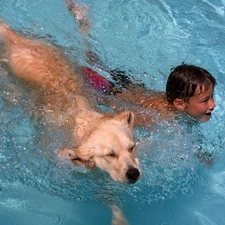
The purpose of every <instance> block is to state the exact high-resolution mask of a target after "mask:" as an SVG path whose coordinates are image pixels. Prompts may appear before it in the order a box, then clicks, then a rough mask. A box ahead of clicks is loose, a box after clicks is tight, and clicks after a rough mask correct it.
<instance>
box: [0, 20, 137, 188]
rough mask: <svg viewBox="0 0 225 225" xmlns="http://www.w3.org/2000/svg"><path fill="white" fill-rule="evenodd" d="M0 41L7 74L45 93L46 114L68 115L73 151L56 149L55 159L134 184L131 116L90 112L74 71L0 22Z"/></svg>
mask: <svg viewBox="0 0 225 225" xmlns="http://www.w3.org/2000/svg"><path fill="white" fill-rule="evenodd" d="M0 40H1V42H2V43H3V47H2V50H3V53H4V57H5V58H6V61H7V63H8V66H9V68H10V70H11V71H12V73H13V74H14V75H16V76H17V77H19V78H20V79H24V80H26V81H28V82H31V83H33V84H34V85H35V86H36V87H37V88H39V91H43V92H45V93H48V95H49V100H48V104H49V105H50V106H51V109H52V110H54V111H55V112H56V111H60V112H62V111H63V112H65V114H67V115H69V122H68V123H69V124H70V125H72V126H73V136H74V139H75V144H76V145H75V146H74V147H72V148H66V147H64V148H61V149H60V150H59V151H58V152H57V155H58V157H59V158H61V159H67V160H71V161H73V162H74V163H76V164H78V165H81V164H82V165H84V166H86V167H87V168H90V169H92V168H93V167H95V166H96V167H98V168H100V169H102V170H104V171H106V172H108V173H109V175H110V176H111V178H112V179H113V180H115V181H118V182H124V183H128V184H129V183H135V182H136V181H137V180H138V179H139V178H140V176H141V170H140V167H139V162H138V159H137V158H136V156H135V155H136V148H135V142H134V137H133V125H134V117H135V115H134V114H133V112H131V111H122V112H119V113H117V114H104V113H101V112H98V110H96V109H94V108H93V107H92V106H91V99H89V98H87V97H85V94H84V92H83V91H85V88H87V87H85V85H84V84H83V81H82V78H81V76H80V75H79V70H78V69H77V68H74V66H73V65H72V62H71V61H70V60H69V59H68V58H67V57H66V56H65V55H64V54H63V53H62V52H61V51H60V50H59V49H58V48H57V47H55V46H53V45H51V44H48V43H44V42H41V41H39V40H33V39H31V38H26V37H23V36H22V35H20V34H18V33H17V32H15V31H14V30H13V29H12V28H10V26H8V25H7V24H6V23H4V22H3V21H2V20H1V21H0ZM56 115H58V114H57V112H56Z"/></svg>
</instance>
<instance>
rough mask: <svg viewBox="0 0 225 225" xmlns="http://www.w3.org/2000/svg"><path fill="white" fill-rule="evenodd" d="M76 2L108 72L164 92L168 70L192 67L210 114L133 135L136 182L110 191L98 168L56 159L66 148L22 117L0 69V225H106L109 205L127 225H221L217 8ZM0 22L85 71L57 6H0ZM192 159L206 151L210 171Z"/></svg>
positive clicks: (14, 85) (18, 2)
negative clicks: (199, 74) (204, 86)
mask: <svg viewBox="0 0 225 225" xmlns="http://www.w3.org/2000/svg"><path fill="white" fill-rule="evenodd" d="M79 2H80V1H79ZM79 2H78V3H79ZM84 3H85V4H87V5H88V6H89V8H90V12H89V18H90V19H91V21H92V27H91V37H89V41H90V43H91V44H92V47H93V51H94V52H95V53H96V54H97V55H98V56H99V57H100V59H101V60H102V62H104V64H105V65H106V66H107V67H108V68H111V69H115V68H119V69H122V70H125V71H129V74H131V75H132V76H133V77H134V78H135V79H137V80H141V81H142V82H144V83H145V85H146V86H147V87H148V88H150V89H153V90H156V91H164V90H165V84H166V80H167V76H168V74H169V72H170V68H172V67H174V66H176V65H179V64H181V63H182V62H186V63H189V64H195V65H197V66H201V67H203V68H206V69H207V70H208V71H209V72H210V73H212V74H213V76H214V77H215V78H216V79H217V82H218V85H217V86H216V88H215V95H214V97H215V102H216V105H217V107H216V109H215V111H214V113H213V117H212V119H210V121H208V122H207V123H204V124H199V123H196V122H195V121H191V119H190V118H185V117H184V116H178V118H177V120H174V121H166V120H165V121H161V122H158V123H156V124H154V125H152V126H151V129H148V130H145V129H140V128H137V129H135V134H136V137H137V138H138V140H139V141H138V144H137V154H138V158H139V160H140V164H141V168H142V171H143V176H142V178H141V179H140V180H139V181H138V182H137V183H136V184H133V185H129V186H128V185H125V184H118V183H116V182H114V181H112V180H111V179H110V178H109V176H108V175H107V174H105V173H104V172H102V171H100V170H98V169H94V170H93V171H91V172H90V171H88V170H86V169H84V168H79V167H75V166H73V165H71V164H70V163H65V162H60V161H59V160H58V159H57V157H56V154H55V153H56V151H57V149H58V148H59V146H61V145H62V143H67V142H68V141H69V140H67V136H66V134H65V133H64V132H63V131H62V130H60V129H55V127H54V125H52V126H51V125H48V126H46V121H45V119H44V118H41V117H39V116H37V115H35V114H31V113H29V112H28V111H27V108H26V107H24V106H25V105H27V103H29V104H32V103H31V101H30V98H32V96H28V94H27V93H26V92H25V91H24V89H23V88H22V86H21V85H19V84H18V81H17V80H15V79H13V77H11V76H8V75H9V71H7V70H6V68H5V66H4V64H3V63H1V64H0V74H1V76H0V118H1V122H0V132H1V136H0V218H1V219H0V224H2V225H14V224H15V225H30V224H35V225H39V224H41V225H43V224H46V225H53V224H54V225H56V224H57V225H74V224H76V225H83V224H85V225H96V224H98V225H106V224H111V219H112V213H111V211H110V208H109V207H108V205H110V204H116V205H118V206H119V207H120V208H121V209H122V211H123V213H124V215H125V217H126V218H127V220H128V222H129V224H131V225H139V224H140V225H167V224H168V225H169V224H171V225H180V224H182V225H190V224H191V225H223V224H225V219H224V212H225V169H224V165H225V164H224V162H225V153H224V149H225V139H224V134H225V122H224V121H225V120H224V119H225V110H224V108H225V103H224V100H223V98H224V96H225V89H224V86H225V79H224V73H225V69H224V65H225V59H224V52H225V44H224V39H225V24H224V19H225V2H224V1H223V0H221V1H217V2H216V3H215V1H213V0H211V1H209V0H201V1H197V0H190V1H184V0H180V1H169V0H159V1H153V0H148V1H147V0H146V1H137V0H124V1H118V0H114V1H112V0H105V1H99V0H96V1H91V0H86V1H84ZM40 8H41V9H40ZM0 17H1V18H2V19H4V20H5V21H6V22H7V23H9V24H10V25H11V26H12V27H13V28H14V29H16V30H17V31H18V32H20V33H23V34H24V35H26V36H28V37H37V38H39V39H42V40H45V41H48V42H51V43H53V44H57V45H60V46H62V47H63V49H65V52H66V53H67V54H69V55H70V57H71V58H72V60H74V61H76V62H77V63H79V64H80V65H87V66H90V65H88V63H87V62H86V61H85V44H84V42H83V40H82V38H81V37H80V35H79V33H78V32H77V25H76V23H75V22H74V20H73V18H72V16H71V15H70V13H69V12H68V11H67V10H66V5H65V3H64V1H63V0H39V1H34V0H30V1H28V0H27V1H25V0H10V1H1V6H0ZM77 55H78V56H79V57H77ZM103 75H105V76H106V77H107V78H110V77H109V76H108V74H103ZM33 97H34V96H33ZM199 151H202V152H208V153H209V154H210V155H211V158H212V159H213V163H212V164H210V163H205V162H202V161H201V160H199V159H198V158H197V157H196V153H197V152H199Z"/></svg>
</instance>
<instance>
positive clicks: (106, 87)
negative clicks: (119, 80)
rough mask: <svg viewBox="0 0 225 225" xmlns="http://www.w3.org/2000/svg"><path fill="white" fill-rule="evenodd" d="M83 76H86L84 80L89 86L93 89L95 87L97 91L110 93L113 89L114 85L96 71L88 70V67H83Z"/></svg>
mask: <svg viewBox="0 0 225 225" xmlns="http://www.w3.org/2000/svg"><path fill="white" fill-rule="evenodd" d="M81 71H82V73H83V75H84V80H85V82H86V83H87V84H89V85H90V86H91V87H93V88H94V89H95V90H97V91H110V90H111V88H112V86H113V85H112V83H111V82H110V81H109V80H108V79H106V78H105V77H103V76H102V75H100V74H99V73H97V72H96V71H94V70H92V69H90V68H88V67H83V68H82V69H81Z"/></svg>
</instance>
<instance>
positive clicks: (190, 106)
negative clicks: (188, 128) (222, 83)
mask: <svg viewBox="0 0 225 225" xmlns="http://www.w3.org/2000/svg"><path fill="white" fill-rule="evenodd" d="M213 92H214V88H213V85H211V86H210V88H209V89H208V90H207V91H206V92H204V89H203V91H202V93H201V94H200V88H199V87H197V88H196V90H195V94H194V96H192V97H190V99H189V101H188V102H185V103H184V105H185V107H184V112H186V113H187V114H188V115H189V116H191V117H193V118H194V119H196V120H198V121H200V122H206V121H208V120H209V119H210V117H211V113H212V111H213V109H214V108H215V106H216V105H215V103H214V100H213Z"/></svg>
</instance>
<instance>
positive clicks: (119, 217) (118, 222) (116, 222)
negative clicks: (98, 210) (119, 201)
mask: <svg viewBox="0 0 225 225" xmlns="http://www.w3.org/2000/svg"><path fill="white" fill-rule="evenodd" d="M110 208H111V210H112V214H113V217H112V224H111V225H129V223H128V221H127V219H126V218H125V216H124V215H123V212H122V211H121V209H120V208H119V207H118V206H116V205H111V206H110Z"/></svg>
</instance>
